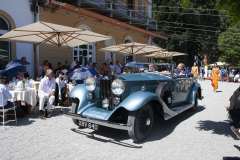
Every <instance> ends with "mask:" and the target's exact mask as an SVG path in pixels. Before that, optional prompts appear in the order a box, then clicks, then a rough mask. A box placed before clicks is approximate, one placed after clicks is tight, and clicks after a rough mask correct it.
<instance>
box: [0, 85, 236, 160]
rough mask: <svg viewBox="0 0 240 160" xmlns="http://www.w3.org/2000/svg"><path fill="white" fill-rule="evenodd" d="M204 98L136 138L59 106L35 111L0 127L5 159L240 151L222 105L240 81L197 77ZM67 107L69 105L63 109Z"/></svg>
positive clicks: (215, 155)
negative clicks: (82, 123)
mask: <svg viewBox="0 0 240 160" xmlns="http://www.w3.org/2000/svg"><path fill="white" fill-rule="evenodd" d="M199 83H200V84H201V86H202V89H203V96H204V99H203V100H202V101H199V107H198V109H197V110H196V111H194V112H190V111H186V112H184V113H182V114H180V115H178V116H176V117H174V118H172V119H170V120H168V121H158V123H155V124H154V127H153V131H152V133H151V135H150V137H149V138H148V139H147V140H145V141H144V142H142V143H134V142H133V141H132V140H131V139H130V138H129V137H128V134H127V132H126V131H121V130H115V129H111V128H105V130H102V131H93V130H90V129H82V130H79V129H78V128H77V127H76V126H75V125H74V123H73V122H72V120H71V119H70V118H67V117H65V116H62V115H60V114H59V110H60V109H63V108H64V107H58V108H56V109H55V110H54V111H53V116H52V117H51V118H49V119H47V120H45V121H44V120H40V119H38V113H36V114H34V111H33V112H32V113H31V114H30V115H27V116H26V117H25V118H19V119H18V125H17V126H16V125H15V123H14V122H9V123H8V124H7V127H6V130H5V131H3V129H2V126H0V148H1V152H0V153H1V158H0V159H3V160H8V159H9V160H10V159H11V160H13V159H31V160H33V159H34V160H38V159H64V160H65V159H158V160H159V159H163V160H167V159H169V160H173V159H174V160H175V159H180V160H188V159H189V160H192V159H203V160H211V159H212V160H217V159H222V158H223V157H224V156H236V155H238V154H240V153H239V149H240V144H239V142H240V141H239V140H237V139H236V136H235V135H234V134H233V133H232V131H231V130H230V126H229V123H228V122H227V112H226V111H225V108H224V106H225V105H228V104H229V98H230V96H231V95H232V93H233V91H234V90H236V89H237V87H238V86H239V84H237V83H227V82H219V89H218V91H217V92H216V93H214V92H213V89H212V87H211V82H210V81H209V80H206V81H200V82H199ZM64 109H69V108H64Z"/></svg>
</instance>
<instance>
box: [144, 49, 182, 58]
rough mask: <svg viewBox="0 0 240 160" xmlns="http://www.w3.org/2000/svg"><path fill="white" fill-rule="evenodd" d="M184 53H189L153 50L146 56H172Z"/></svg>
mask: <svg viewBox="0 0 240 160" xmlns="http://www.w3.org/2000/svg"><path fill="white" fill-rule="evenodd" d="M182 55H187V54H186V53H181V52H174V51H172V52H168V51H158V52H153V53H151V54H149V55H146V57H155V58H164V59H167V58H171V57H173V56H182Z"/></svg>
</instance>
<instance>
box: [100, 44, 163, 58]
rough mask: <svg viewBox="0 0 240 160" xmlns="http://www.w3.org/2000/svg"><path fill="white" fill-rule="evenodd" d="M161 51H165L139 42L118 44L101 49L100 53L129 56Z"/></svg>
mask: <svg viewBox="0 0 240 160" xmlns="http://www.w3.org/2000/svg"><path fill="white" fill-rule="evenodd" d="M160 50H163V49H162V48H160V47H157V46H153V45H150V44H142V43H137V42H133V43H126V44H118V45H115V46H109V47H105V48H102V49H100V51H110V52H117V53H122V54H128V55H135V54H142V53H149V52H154V51H160Z"/></svg>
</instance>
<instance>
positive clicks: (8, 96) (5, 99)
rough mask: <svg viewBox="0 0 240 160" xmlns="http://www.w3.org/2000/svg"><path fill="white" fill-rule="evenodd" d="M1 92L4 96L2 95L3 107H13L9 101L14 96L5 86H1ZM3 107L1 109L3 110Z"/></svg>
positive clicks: (0, 102) (0, 96)
mask: <svg viewBox="0 0 240 160" xmlns="http://www.w3.org/2000/svg"><path fill="white" fill-rule="evenodd" d="M1 92H2V94H0V104H1V105H3V106H4V108H5V109H7V108H10V107H13V103H12V102H9V101H8V99H11V98H12V95H11V93H10V92H9V90H8V88H7V87H6V86H5V85H4V84H0V93H1ZM1 105H0V108H2V106H1Z"/></svg>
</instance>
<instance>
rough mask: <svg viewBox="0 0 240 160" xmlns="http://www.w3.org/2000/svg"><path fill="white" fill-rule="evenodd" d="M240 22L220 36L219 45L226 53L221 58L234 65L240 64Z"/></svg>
mask: <svg viewBox="0 0 240 160" xmlns="http://www.w3.org/2000/svg"><path fill="white" fill-rule="evenodd" d="M239 31H240V23H238V24H236V25H235V26H233V27H231V28H229V29H228V30H227V31H226V32H224V33H222V34H221V35H220V36H219V38H218V47H219V49H220V50H221V51H222V52H223V53H224V54H222V55H221V57H220V58H219V60H220V61H222V62H227V63H229V64H230V65H232V66H240V61H239V60H240V32H239Z"/></svg>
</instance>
